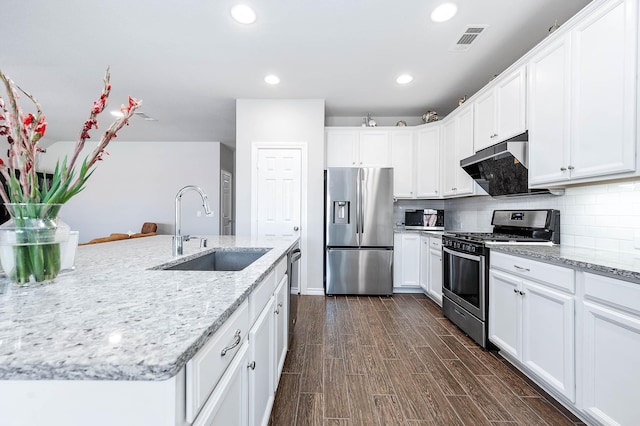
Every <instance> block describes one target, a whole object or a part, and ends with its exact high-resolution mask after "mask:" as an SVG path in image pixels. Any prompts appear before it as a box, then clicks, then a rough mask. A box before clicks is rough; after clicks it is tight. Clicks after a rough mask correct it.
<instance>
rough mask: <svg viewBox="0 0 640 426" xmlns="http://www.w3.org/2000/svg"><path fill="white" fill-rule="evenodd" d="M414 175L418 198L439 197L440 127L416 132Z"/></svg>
mask: <svg viewBox="0 0 640 426" xmlns="http://www.w3.org/2000/svg"><path fill="white" fill-rule="evenodd" d="M417 145H418V149H417V155H416V157H415V158H416V175H417V188H416V196H417V197H418V198H437V197H439V196H440V125H431V126H429V127H428V128H423V129H421V130H418V140H417Z"/></svg>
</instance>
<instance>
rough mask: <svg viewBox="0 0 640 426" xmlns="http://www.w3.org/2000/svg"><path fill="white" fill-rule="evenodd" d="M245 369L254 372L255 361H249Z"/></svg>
mask: <svg viewBox="0 0 640 426" xmlns="http://www.w3.org/2000/svg"><path fill="white" fill-rule="evenodd" d="M247 368H250V369H252V370H255V369H256V362H255V361H251V362H250V363H249V364H247Z"/></svg>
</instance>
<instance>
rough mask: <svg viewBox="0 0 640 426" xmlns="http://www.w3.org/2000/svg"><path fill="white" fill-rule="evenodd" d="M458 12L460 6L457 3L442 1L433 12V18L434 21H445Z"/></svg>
mask: <svg viewBox="0 0 640 426" xmlns="http://www.w3.org/2000/svg"><path fill="white" fill-rule="evenodd" d="M457 12H458V6H457V5H456V4H455V3H442V4H441V5H440V6H438V7H436V8H435V9H433V12H431V20H432V21H433V22H444V21H448V20H449V19H451V18H453V17H454V16H455V15H456V13H457Z"/></svg>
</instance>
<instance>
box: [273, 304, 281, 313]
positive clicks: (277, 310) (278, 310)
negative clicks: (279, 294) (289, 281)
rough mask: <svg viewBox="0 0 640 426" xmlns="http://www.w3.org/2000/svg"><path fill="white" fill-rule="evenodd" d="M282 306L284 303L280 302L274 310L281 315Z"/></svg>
mask: <svg viewBox="0 0 640 426" xmlns="http://www.w3.org/2000/svg"><path fill="white" fill-rule="evenodd" d="M280 308H282V303H278V307H277V308H276V310H275V311H273V312H274V313H275V314H276V315H280Z"/></svg>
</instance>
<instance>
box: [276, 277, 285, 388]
mask: <svg viewBox="0 0 640 426" xmlns="http://www.w3.org/2000/svg"><path fill="white" fill-rule="evenodd" d="M275 304H276V306H275V309H274V311H273V312H274V332H275V339H274V346H275V356H274V366H273V371H274V375H273V377H274V380H273V391H274V392H275V391H276V390H277V389H278V382H279V380H280V373H281V372H282V367H283V366H284V359H285V357H286V356H287V344H288V340H287V339H288V332H289V331H288V326H289V324H288V320H287V319H288V318H289V276H288V275H286V274H285V276H284V277H283V278H282V280H281V281H280V284H278V288H277V289H276V292H275Z"/></svg>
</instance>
